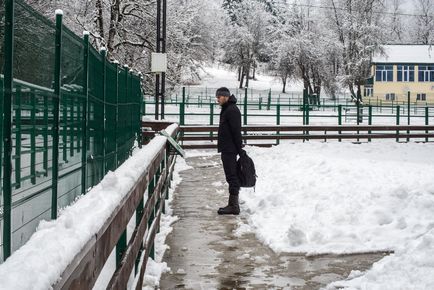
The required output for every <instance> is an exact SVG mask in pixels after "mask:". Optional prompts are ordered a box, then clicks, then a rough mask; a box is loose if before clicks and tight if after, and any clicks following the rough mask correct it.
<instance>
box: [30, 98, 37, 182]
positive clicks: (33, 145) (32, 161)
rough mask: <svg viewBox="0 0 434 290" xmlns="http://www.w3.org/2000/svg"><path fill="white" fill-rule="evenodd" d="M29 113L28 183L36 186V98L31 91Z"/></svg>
mask: <svg viewBox="0 0 434 290" xmlns="http://www.w3.org/2000/svg"><path fill="white" fill-rule="evenodd" d="M30 104H31V108H32V109H31V113H30V120H31V126H32V128H31V129H30V176H31V177H30V182H31V183H32V184H36V96H35V91H34V90H32V91H31V94H30Z"/></svg>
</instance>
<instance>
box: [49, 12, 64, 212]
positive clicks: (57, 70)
mask: <svg viewBox="0 0 434 290" xmlns="http://www.w3.org/2000/svg"><path fill="white" fill-rule="evenodd" d="M62 16H63V12H62V11H61V10H56V47H55V62H54V98H53V152H52V153H53V156H52V165H53V166H52V168H53V171H52V185H51V187H52V195H51V219H56V218H57V183H58V178H59V167H58V164H59V110H60V75H61V72H60V70H61V66H60V62H61V59H62V58H61V52H62Z"/></svg>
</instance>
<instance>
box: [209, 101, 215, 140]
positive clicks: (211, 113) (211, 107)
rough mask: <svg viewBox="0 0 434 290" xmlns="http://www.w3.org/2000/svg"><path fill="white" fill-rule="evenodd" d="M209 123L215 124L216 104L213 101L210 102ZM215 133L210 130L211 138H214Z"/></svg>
mask: <svg viewBox="0 0 434 290" xmlns="http://www.w3.org/2000/svg"><path fill="white" fill-rule="evenodd" d="M209 124H210V125H214V104H213V103H210V104H209ZM213 135H214V132H213V131H210V132H209V136H210V137H211V140H212V137H213Z"/></svg>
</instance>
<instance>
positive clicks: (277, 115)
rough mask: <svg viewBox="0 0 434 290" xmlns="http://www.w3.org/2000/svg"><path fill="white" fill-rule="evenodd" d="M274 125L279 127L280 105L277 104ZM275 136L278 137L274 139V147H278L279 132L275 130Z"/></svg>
mask: <svg viewBox="0 0 434 290" xmlns="http://www.w3.org/2000/svg"><path fill="white" fill-rule="evenodd" d="M276 125H280V104H277V106H276ZM276 134H277V135H278V136H277V138H276V145H279V144H280V138H279V134H280V130H277V132H276Z"/></svg>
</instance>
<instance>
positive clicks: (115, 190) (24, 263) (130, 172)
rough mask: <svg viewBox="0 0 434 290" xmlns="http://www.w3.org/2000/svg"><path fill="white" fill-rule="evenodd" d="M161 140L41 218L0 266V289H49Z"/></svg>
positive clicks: (172, 128)
mask: <svg viewBox="0 0 434 290" xmlns="http://www.w3.org/2000/svg"><path fill="white" fill-rule="evenodd" d="M176 127H177V125H176V124H173V125H171V126H169V127H168V128H167V130H166V131H167V132H168V133H169V134H171V133H172V132H173V130H175V129H176ZM165 144H166V138H165V137H162V136H158V137H155V138H154V139H152V141H151V142H150V143H149V144H148V145H146V146H144V147H143V148H142V149H141V150H137V151H136V152H135V155H134V156H133V157H132V158H129V159H128V160H126V161H125V162H124V163H123V164H122V165H121V166H120V167H119V168H118V169H117V170H116V171H115V172H109V173H108V174H107V175H106V176H105V177H104V179H103V180H102V181H101V183H99V184H98V185H96V186H95V187H94V188H92V189H91V190H90V191H89V192H88V193H87V194H86V195H85V196H82V197H81V198H80V199H79V200H78V201H77V202H76V203H75V204H74V205H71V206H69V207H67V208H65V209H64V210H62V211H61V212H60V214H59V217H58V219H57V220H53V221H41V222H40V224H39V226H38V228H37V231H36V232H35V233H34V234H33V235H32V237H31V238H30V240H29V241H28V242H27V243H26V244H25V245H24V246H22V247H21V248H20V249H18V250H17V251H16V252H14V253H13V254H12V255H11V257H9V259H7V260H6V261H5V262H4V263H3V264H1V265H0V281H1V283H0V289H49V288H50V287H51V285H53V284H54V283H55V282H56V281H57V280H58V279H59V277H60V275H61V274H62V272H63V270H64V269H65V268H66V267H67V265H68V264H69V263H70V262H71V261H72V260H73V258H74V256H75V254H76V253H78V252H79V251H80V249H81V248H82V247H83V246H84V245H85V244H86V242H87V241H88V240H89V239H90V238H91V237H92V235H94V234H95V233H97V231H98V230H99V229H100V228H101V226H102V225H103V223H104V221H105V220H106V219H107V218H108V217H109V216H110V214H111V213H112V211H113V210H114V209H115V208H116V206H118V204H119V202H120V201H121V200H122V199H123V198H124V196H125V195H126V194H127V193H128V192H129V190H130V189H131V188H132V186H133V185H134V183H135V182H136V181H137V179H138V177H139V176H140V174H141V173H142V172H143V171H144V170H145V169H146V167H147V166H148V165H149V164H150V162H151V161H152V158H153V156H154V155H155V154H156V153H157V152H158V151H159V150H160V148H161V147H162V146H164V145H165Z"/></svg>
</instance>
